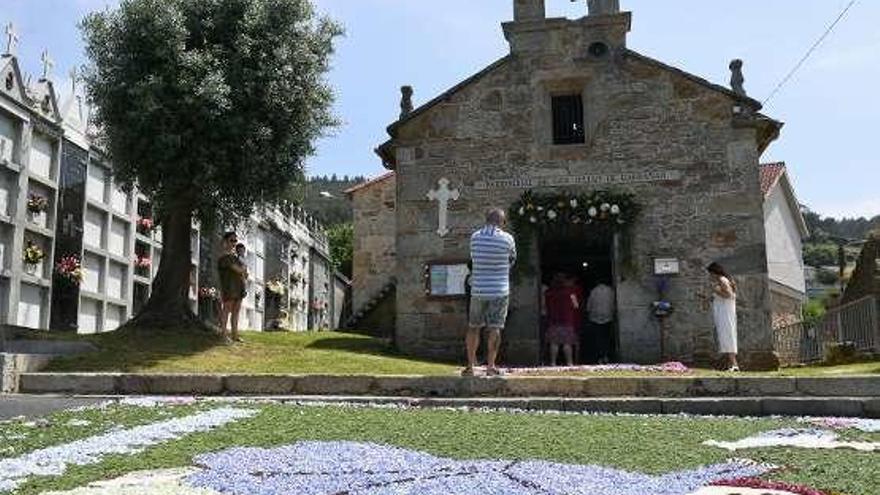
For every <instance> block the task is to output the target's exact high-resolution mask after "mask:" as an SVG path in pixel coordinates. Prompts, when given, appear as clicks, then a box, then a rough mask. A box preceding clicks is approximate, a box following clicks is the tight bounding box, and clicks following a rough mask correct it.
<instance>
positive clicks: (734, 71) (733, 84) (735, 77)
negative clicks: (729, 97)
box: [730, 58, 746, 96]
mask: <svg viewBox="0 0 880 495" xmlns="http://www.w3.org/2000/svg"><path fill="white" fill-rule="evenodd" d="M742 66H743V61H742V60H740V59H738V58H737V59H734V60H733V61H731V62H730V89H732V90H733V92H734V93H736V94H738V95H740V96H746V88H745V86H743V83H745V81H746V78H745V77H743V73H742Z"/></svg>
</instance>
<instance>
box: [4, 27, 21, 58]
mask: <svg viewBox="0 0 880 495" xmlns="http://www.w3.org/2000/svg"><path fill="white" fill-rule="evenodd" d="M17 42H18V33H16V32H15V25H14V24H12V23H11V22H10V23H9V24H7V25H6V51H5V52H3V54H4V55H15V44H16V43H17Z"/></svg>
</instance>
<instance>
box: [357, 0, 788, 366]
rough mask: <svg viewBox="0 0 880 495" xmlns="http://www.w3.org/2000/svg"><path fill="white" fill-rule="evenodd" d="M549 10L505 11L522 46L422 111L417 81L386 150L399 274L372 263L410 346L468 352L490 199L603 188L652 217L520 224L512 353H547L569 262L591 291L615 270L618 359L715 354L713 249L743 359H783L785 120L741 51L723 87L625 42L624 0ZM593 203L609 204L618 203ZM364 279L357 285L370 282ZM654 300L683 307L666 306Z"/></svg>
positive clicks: (517, 358)
mask: <svg viewBox="0 0 880 495" xmlns="http://www.w3.org/2000/svg"><path fill="white" fill-rule="evenodd" d="M544 8H545V5H544V0H514V20H513V21H512V22H507V23H505V24H504V25H503V28H504V34H505V37H506V38H507V40H508V41H509V43H510V53H509V54H508V55H506V56H504V57H503V58H501V59H500V60H498V61H497V62H495V63H493V64H491V65H490V66H489V67H487V68H485V69H484V70H483V71H481V72H479V73H477V74H475V75H474V76H472V77H471V78H469V79H467V80H465V81H463V82H461V83H460V84H458V85H457V86H455V87H453V88H451V89H450V90H449V91H447V92H446V93H444V94H442V95H440V96H438V97H437V98H435V99H433V100H431V101H429V102H427V103H426V104H424V105H422V106H420V107H418V108H415V109H412V105H411V103H410V102H409V96H410V95H411V94H412V90H411V89H410V88H404V91H403V100H402V103H401V117H400V119H399V120H398V121H396V122H394V123H393V124H391V125H390V126H389V128H388V132H389V135H390V139H389V140H388V141H387V142H385V143H384V144H382V145H381V146H379V148H378V149H377V153H378V154H379V155H380V157H381V158H382V160H383V164H384V165H385V167H386V168H388V169H389V170H392V171H394V173H395V174H394V177H395V180H394V181H393V182H389V181H382V182H380V183H378V184H379V185H381V186H383V187H385V186H387V185H388V184H392V185H393V187H394V201H393V203H392V205H391V208H392V209H393V215H394V219H395V221H394V224H393V225H388V226H387V229H388V230H387V232H389V235H393V236H394V239H395V242H394V249H393V253H392V254H393V256H394V260H395V263H394V270H393V278H391V277H390V274H389V273H383V274H376V273H375V272H374V273H373V274H372V275H366V276H374V277H375V276H383V277H389V279H393V280H394V282H395V284H396V291H394V292H393V294H394V297H395V303H396V304H395V313H396V314H395V322H396V332H395V336H394V339H395V341H396V344H397V345H398V347H399V348H400V349H401V350H402V351H403V352H406V353H412V354H416V355H424V356H433V357H443V358H459V357H461V356H462V355H463V351H462V346H463V339H464V332H465V330H466V326H467V298H466V295H465V294H464V293H463V292H464V291H462V290H461V287H462V284H461V281H462V279H463V278H464V277H465V275H466V268H465V266H466V262H467V260H468V259H469V238H470V235H471V233H472V232H473V230H474V229H476V228H478V227H479V226H481V225H482V224H483V221H484V216H485V213H486V211H487V210H488V209H490V208H504V209H510V212H511V215H514V216H515V215H517V214H519V215H526V216H527V217H530V216H539V217H541V218H540V219H537V222H538V223H541V222H544V223H552V222H554V221H556V219H557V215H563V214H564V212H562V211H560V212H559V213H556V212H553V213H552V215H550V214H549V213H548V212H547V211H543V212H541V211H537V210H535V211H531V210H529V211H525V209H519V210H517V209H511V207H515V206H516V205H520V206H524V205H529V206H530V203H529V201H531V199H529V198H532V197H539V196H540V197H543V198H545V199H546V198H548V197H549V198H552V197H558V198H559V199H560V210H564V209H565V208H572V207H569V206H567V204H568V203H570V204H571V205H574V204H575V202H576V201H574V200H575V199H576V198H584V197H590V195H596V194H598V195H600V196H597V197H611V198H627V201H630V202H631V203H632V205H634V207H637V209H638V213H637V214H636V215H634V216H633V217H632V218H631V219H630V221H629V222H628V223H627V224H626V225H619V226H616V227H614V228H612V229H609V228H599V227H598V226H597V224H598V223H599V222H598V221H596V222H592V221H591V219H590V218H586V217H585V218H583V219H581V218H579V217H578V218H576V217H575V215H574V214H571V217H568V216H566V217H565V219H566V220H567V221H569V223H570V225H567V226H566V227H565V228H555V229H540V228H536V229H534V230H535V232H536V233H535V234H534V235H532V236H530V237H524V236H523V235H517V239H518V241H519V243H520V245H519V251H520V257H519V259H518V261H517V263H518V265H519V267H518V269H517V270H515V272H516V274H515V276H514V278H513V283H512V293H511V304H510V314H509V318H508V324H507V327H506V328H505V330H504V336H503V338H504V345H503V351H502V352H503V359H504V360H505V363H507V364H515V363H520V364H537V363H539V362H541V359H542V349H543V348H544V347H543V343H542V332H541V291H542V285H544V284H546V283H547V280H548V279H549V277H550V276H552V274H553V273H556V272H567V273H575V274H576V275H577V276H578V277H580V278H581V280H582V281H583V283H584V284H585V285H586V286H587V287H589V286H590V285H591V284H594V283H595V282H596V281H597V280H598V279H604V278H607V279H610V281H612V283H613V285H614V287H615V289H616V292H617V321H616V331H615V339H614V340H615V348H616V354H617V358H618V360H620V361H638V362H656V361H659V360H669V359H677V360H682V361H685V362H691V363H693V362H707V361H708V360H710V359H711V358H712V356H713V355H714V352H715V342H714V329H713V323H712V319H711V306H710V303H709V302H708V300H707V296H709V297H710V296H711V290H710V287H709V282H708V279H707V276H706V271H705V268H706V266H707V265H708V264H709V263H710V262H713V261H716V262H719V263H721V264H722V265H724V266H725V267H726V268H727V269H728V270H729V271H730V272H732V273H733V275H734V276H735V278H736V281H737V282H738V284H739V297H738V314H739V328H740V332H739V346H740V354H741V360H742V361H743V363H744V364H745V365H746V366H748V367H750V368H752V369H759V368H772V367H775V366H776V365H777V363H778V362H777V359H776V357H775V354H774V343H773V332H772V328H771V312H772V308H771V297H770V281H769V277H768V262H767V248H766V246H767V236H768V235H775V233H773V232H765V223H764V210H763V207H764V206H763V205H764V195H763V193H762V189H761V183H760V179H759V168H760V167H759V161H760V157H761V154H762V153H763V151H764V150H765V149H766V148H767V146H769V144H770V143H771V142H772V141H773V140H775V139H776V138H777V137H778V135H779V131H780V129H781V127H782V124H781V123H779V122H777V121H774V120H773V119H771V118H769V117H767V116H765V115H762V114H761V113H760V108H761V105H760V103H759V102H757V101H755V100H754V99H752V98H750V97H748V96H747V95H746V93H745V91H744V89H743V84H742V75H741V72H740V68H741V63H739V62H738V61H735V62H734V63H732V64H731V70H732V78H731V87H730V88H727V87H722V86H720V85H716V84H712V83H710V82H708V81H706V80H704V79H701V78H699V77H697V76H694V75H691V74H688V73H686V72H684V71H682V70H679V69H676V68H674V67H671V66H668V65H666V64H664V63H662V62H659V61H657V60H653V59H651V58H648V57H646V56H644V55H641V54H639V53H637V52H635V51H633V50H630V49H629V48H627V43H626V41H627V33H628V32H629V31H630V27H631V18H632V14H631V13H629V12H622V11H621V10H620V9H619V5H618V2H617V1H616V0H607V1H590V2H589V13H588V15H586V16H585V17H583V18H581V19H576V20H570V19H562V18H547V17H546V16H545V10H544ZM377 187H378V186H377ZM354 194H365V193H362V192H356V193H354ZM554 195H555V196H554ZM602 195H606V196H602ZM378 196H381V195H378ZM378 196H377V197H378ZM563 200H564V203H563ZM386 204H387V202H386ZM596 206H599V207H600V210H601V211H598V216H599V217H604V216H607V215H610V214H611V213H610V212H609V211H608V210H607V208H608V206H617V205H599V204H597V205H596ZM601 206H604V208H602V207H601ZM581 207H583V205H581ZM618 208H619V207H618ZM385 209H386V210H387V209H388V208H387V207H386V208H385ZM571 211H574V210H573V209H572V210H571ZM579 211H583V209H582V210H579ZM385 214H387V212H386V213H385ZM356 218H358V214H357V212H356ZM572 219H573V220H572ZM513 220H518V221H519V222H520V224H521V222H522V219H516V218H514V219H513ZM582 220H583V221H582ZM533 221H534V220H533ZM389 223H390V222H389ZM621 223H622V221H621ZM357 228H358V227H357V225H356V227H355V229H356V232H355V234H356V235H357ZM361 254H363V253H361ZM358 256H359V254H358V253H357V252H356V253H355V265H356V267H357V265H358ZM354 276H355V286H356V287H357V285H358V284H363V285H366V286H369V285H371V284H370V283H366V282H364V281H363V280H358V277H359V274H358V273H357V270H356V273H355V274H354ZM382 282H383V281H378V282H374V283H372V285H373V286H376V287H379V286H383V285H384V283H382ZM357 297H358V296H356V298H357ZM369 297H370V295H366V296H362V298H365V299H368V298H369ZM658 301H664V302H668V303H669V304H670V305H671V307H672V311H669V312H666V311H660V312H658V311H657V310H656V306H655V304H654V303H655V302H658ZM355 311H356V312H357V311H358V308H357V307H355ZM356 316H357V315H356Z"/></svg>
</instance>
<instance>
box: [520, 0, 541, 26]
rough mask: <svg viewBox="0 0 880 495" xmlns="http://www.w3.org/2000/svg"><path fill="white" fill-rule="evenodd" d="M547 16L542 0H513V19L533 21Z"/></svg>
mask: <svg viewBox="0 0 880 495" xmlns="http://www.w3.org/2000/svg"><path fill="white" fill-rule="evenodd" d="M546 16H547V12H546V7H545V3H544V0H513V20H514V21H533V20H540V19H544V18H545V17H546Z"/></svg>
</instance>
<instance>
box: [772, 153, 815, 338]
mask: <svg viewBox="0 0 880 495" xmlns="http://www.w3.org/2000/svg"><path fill="white" fill-rule="evenodd" d="M761 191H762V192H763V193H764V229H765V231H767V232H772V233H773V234H774V235H768V236H767V270H768V274H769V276H770V302H771V304H772V306H773V324H774V325H775V326H778V325H786V324H790V323H793V322H797V321H800V320H801V310H802V308H803V305H804V302H805V301H806V298H807V295H806V294H807V286H806V280H805V273H804V257H803V240H804V239H806V238H807V236H809V232H808V230H807V223H806V221H805V220H804V216H803V214H802V213H801V208H800V203H798V200H797V197H796V196H795V194H794V188H793V187H792V184H791V179H790V178H789V176H788V172H787V170H786V167H785V163H782V162H780V163H768V164H764V165H761Z"/></svg>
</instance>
